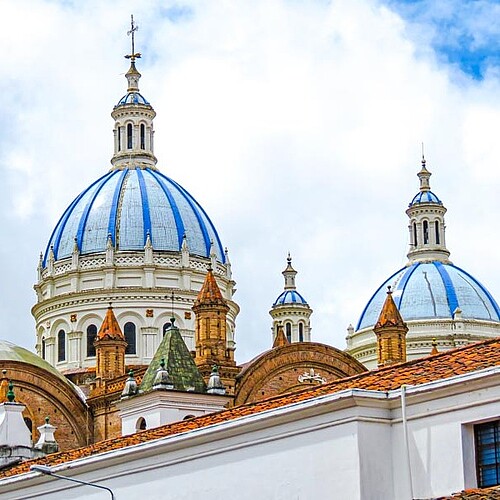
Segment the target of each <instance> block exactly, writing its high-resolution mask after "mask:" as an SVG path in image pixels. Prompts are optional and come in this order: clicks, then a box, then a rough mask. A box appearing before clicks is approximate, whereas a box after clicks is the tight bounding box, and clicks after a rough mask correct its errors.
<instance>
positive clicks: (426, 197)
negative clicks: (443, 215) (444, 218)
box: [408, 191, 443, 207]
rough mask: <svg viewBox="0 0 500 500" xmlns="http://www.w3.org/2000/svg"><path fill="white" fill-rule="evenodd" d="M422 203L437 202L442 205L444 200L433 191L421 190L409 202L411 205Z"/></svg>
mask: <svg viewBox="0 0 500 500" xmlns="http://www.w3.org/2000/svg"><path fill="white" fill-rule="evenodd" d="M421 203H437V204H438V205H442V204H443V202H442V201H441V200H440V199H439V198H438V197H437V196H436V195H435V194H434V193H433V192H432V191H419V192H418V193H417V194H416V195H415V196H414V197H413V199H412V200H411V202H410V203H409V205H408V206H409V207H413V206H414V205H420V204H421Z"/></svg>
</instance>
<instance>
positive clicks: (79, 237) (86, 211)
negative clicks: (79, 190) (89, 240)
mask: <svg viewBox="0 0 500 500" xmlns="http://www.w3.org/2000/svg"><path fill="white" fill-rule="evenodd" d="M112 177H113V174H111V175H109V176H105V177H103V178H102V180H101V182H100V183H99V184H98V185H97V188H96V189H95V191H94V193H93V194H92V196H91V197H90V199H89V200H88V201H87V204H86V205H85V208H84V209H83V215H82V217H81V219H80V223H79V224H78V231H77V232H76V242H77V244H78V248H80V249H82V248H83V235H84V231H85V226H86V225H87V220H88V218H89V214H90V210H91V209H92V207H93V205H94V202H95V199H96V198H97V196H98V195H99V193H100V192H101V189H102V188H103V186H104V184H106V182H107V181H108V180H109V179H111V178H112ZM87 192H89V190H87ZM56 257H57V253H56Z"/></svg>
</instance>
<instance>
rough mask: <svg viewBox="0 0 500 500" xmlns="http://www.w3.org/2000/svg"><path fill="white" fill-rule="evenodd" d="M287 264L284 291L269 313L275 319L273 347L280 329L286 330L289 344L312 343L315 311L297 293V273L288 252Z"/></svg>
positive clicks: (284, 272)
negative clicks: (312, 315)
mask: <svg viewBox="0 0 500 500" xmlns="http://www.w3.org/2000/svg"><path fill="white" fill-rule="evenodd" d="M286 263H287V265H286V268H285V270H284V271H283V272H282V273H281V274H283V277H284V278H285V286H284V290H283V292H281V293H280V295H279V296H278V298H277V299H276V300H275V301H274V304H273V306H272V308H271V310H270V311H269V314H270V315H271V317H272V318H273V326H272V334H273V345H274V343H275V342H276V337H277V336H278V333H279V330H280V328H284V331H285V336H286V339H287V341H288V342H289V343H292V342H310V341H311V314H312V312H313V311H312V309H311V308H310V307H309V304H308V303H307V301H306V299H304V297H303V296H302V295H301V294H300V293H299V292H298V291H297V287H296V285H295V276H296V275H297V271H296V270H295V269H294V268H293V267H292V257H291V256H290V252H288V257H287V259H286Z"/></svg>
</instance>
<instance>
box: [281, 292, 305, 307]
mask: <svg viewBox="0 0 500 500" xmlns="http://www.w3.org/2000/svg"><path fill="white" fill-rule="evenodd" d="M282 304H305V305H307V302H306V299H304V297H302V295H300V293H299V292H297V290H285V291H284V292H283V293H282V294H281V295H280V296H279V297H278V298H277V299H276V300H275V301H274V304H273V306H278V305H282Z"/></svg>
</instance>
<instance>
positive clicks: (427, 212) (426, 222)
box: [406, 156, 450, 264]
mask: <svg viewBox="0 0 500 500" xmlns="http://www.w3.org/2000/svg"><path fill="white" fill-rule="evenodd" d="M425 163H426V162H425V158H424V156H422V168H421V169H420V172H419V173H418V174H417V175H418V178H419V180H420V191H419V192H418V193H417V194H416V195H415V196H414V197H413V199H412V200H411V202H410V204H409V206H408V209H407V210H406V214H407V215H408V217H409V219H410V223H409V226H408V228H409V230H410V251H409V252H408V259H409V264H413V263H414V262H430V261H440V262H444V263H449V260H448V257H449V256H450V252H449V251H448V249H447V248H446V241H445V222H444V215H445V213H446V208H445V207H444V205H443V202H442V201H441V200H440V199H439V198H438V197H437V196H436V195H435V194H434V193H433V192H432V191H431V187H430V183H429V179H430V177H431V175H432V174H431V173H430V172H429V171H428V170H427V168H426V166H425Z"/></svg>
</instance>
